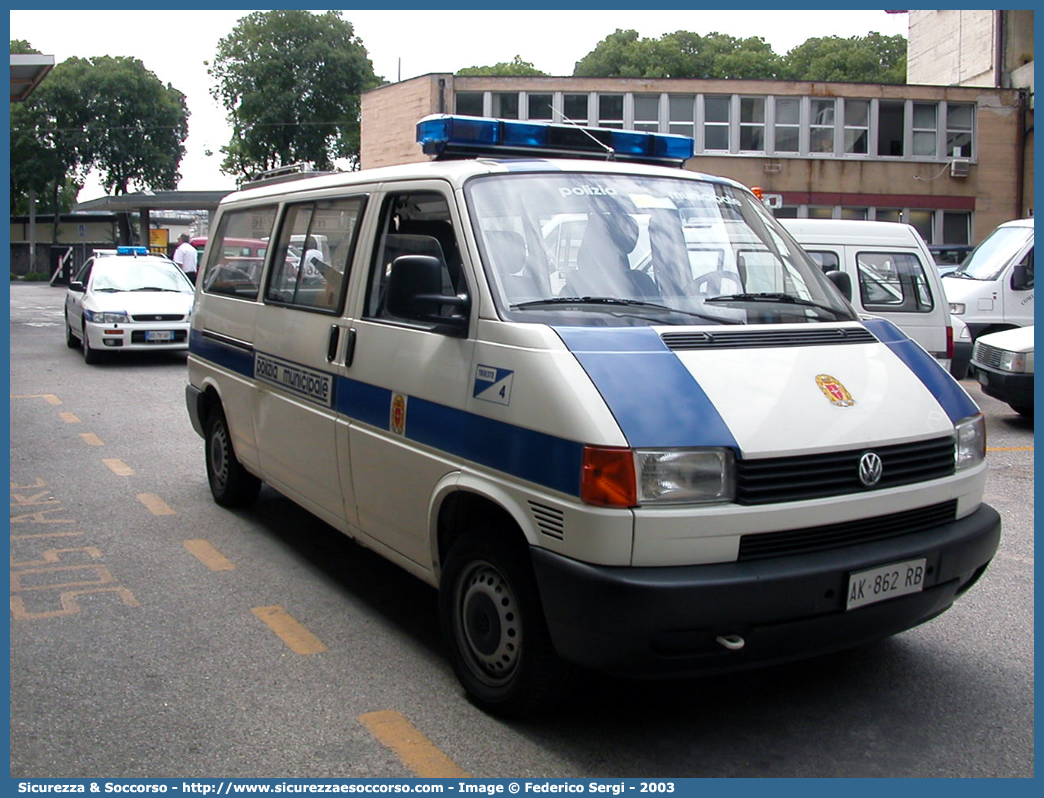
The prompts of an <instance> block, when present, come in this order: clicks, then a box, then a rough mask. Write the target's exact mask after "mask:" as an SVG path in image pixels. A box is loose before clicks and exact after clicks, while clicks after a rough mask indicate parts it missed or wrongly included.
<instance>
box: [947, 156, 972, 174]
mask: <svg viewBox="0 0 1044 798" xmlns="http://www.w3.org/2000/svg"><path fill="white" fill-rule="evenodd" d="M970 171H971V161H969V160H968V159H967V158H954V159H953V160H952V161H950V177H967V176H968V173H969V172H970Z"/></svg>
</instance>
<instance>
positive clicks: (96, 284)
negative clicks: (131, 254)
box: [91, 258, 194, 294]
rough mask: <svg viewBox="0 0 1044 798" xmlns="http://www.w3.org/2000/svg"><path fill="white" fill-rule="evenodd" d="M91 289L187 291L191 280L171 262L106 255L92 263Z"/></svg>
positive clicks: (108, 290) (191, 290)
mask: <svg viewBox="0 0 1044 798" xmlns="http://www.w3.org/2000/svg"><path fill="white" fill-rule="evenodd" d="M91 290H92V291H107V292H117V291H177V292H179V293H185V294H191V293H192V292H193V290H194V289H193V287H192V283H190V282H189V281H188V278H186V277H185V275H184V274H183V273H182V271H181V269H179V268H178V267H177V266H175V265H174V264H173V263H170V264H166V263H162V262H159V263H157V262H155V261H153V262H150V261H146V260H141V259H138V258H127V259H126V260H120V259H115V258H114V259H106V260H104V261H99V262H98V263H96V264H95V266H94V269H93V273H92V275H91Z"/></svg>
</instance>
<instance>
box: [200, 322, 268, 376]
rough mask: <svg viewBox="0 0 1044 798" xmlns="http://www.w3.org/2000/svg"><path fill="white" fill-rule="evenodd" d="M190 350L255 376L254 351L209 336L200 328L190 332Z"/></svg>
mask: <svg viewBox="0 0 1044 798" xmlns="http://www.w3.org/2000/svg"><path fill="white" fill-rule="evenodd" d="M189 352H190V353H192V354H193V355H196V356H197V357H200V358H202V359H204V360H209V361H211V362H212V363H217V364H218V365H219V366H222V367H224V368H226V369H228V370H229V371H234V372H236V373H237V374H242V375H243V376H244V377H253V376H254V353H253V352H248V351H247V350H245V349H240V348H239V347H235V346H231V345H229V344H223V343H221V342H220V341H215V340H214V339H213V338H207V337H206V336H204V335H203V334H202V333H201V332H200V331H199V330H196V329H192V330H191V331H190V332H189Z"/></svg>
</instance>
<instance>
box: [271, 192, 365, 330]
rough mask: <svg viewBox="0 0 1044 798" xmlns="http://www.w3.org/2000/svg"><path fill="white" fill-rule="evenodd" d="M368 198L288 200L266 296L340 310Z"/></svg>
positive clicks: (311, 307)
mask: <svg viewBox="0 0 1044 798" xmlns="http://www.w3.org/2000/svg"><path fill="white" fill-rule="evenodd" d="M365 204H366V197H365V196H363V195H359V196H355V197H338V198H336V199H324V200H316V201H312V202H298V203H293V204H290V205H287V206H286V214H285V216H284V218H283V224H282V226H281V227H280V233H279V242H278V244H277V245H276V248H275V252H274V254H273V257H272V276H271V277H270V278H269V281H268V289H267V291H266V292H265V299H266V300H267V301H269V302H275V303H278V304H285V305H293V306H294V307H298V308H302V309H306V310H315V311H321V312H326V313H340V311H341V308H342V307H343V302H344V295H345V291H346V289H347V286H348V276H349V268H350V267H351V263H352V255H353V253H354V251H355V238H356V231H357V230H358V227H359V219H360V218H361V217H362V211H363V207H364V206H365Z"/></svg>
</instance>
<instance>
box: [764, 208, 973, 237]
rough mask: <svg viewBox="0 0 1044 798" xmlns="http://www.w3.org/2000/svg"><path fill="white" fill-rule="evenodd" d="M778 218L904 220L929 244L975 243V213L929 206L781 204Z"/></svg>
mask: <svg viewBox="0 0 1044 798" xmlns="http://www.w3.org/2000/svg"><path fill="white" fill-rule="evenodd" d="M772 213H773V214H774V215H775V216H776V217H777V218H789V219H795V218H801V219H860V220H869V221H878V222H902V223H904V224H909V225H912V226H913V227H914V228H915V229H916V230H917V232H918V233H920V234H921V238H923V239H924V240H925V242H926V243H928V244H942V243H946V244H954V245H964V244H970V243H972V214H971V212H970V211H951V210H938V209H935V210H933V209H928V208H916V207H910V208H884V207H874V206H870V207H849V206H846V205H833V206H830V205H781V206H780V207H774V208H772Z"/></svg>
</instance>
